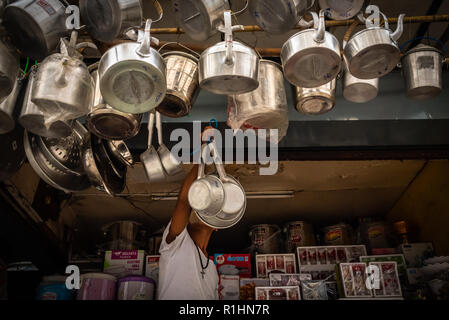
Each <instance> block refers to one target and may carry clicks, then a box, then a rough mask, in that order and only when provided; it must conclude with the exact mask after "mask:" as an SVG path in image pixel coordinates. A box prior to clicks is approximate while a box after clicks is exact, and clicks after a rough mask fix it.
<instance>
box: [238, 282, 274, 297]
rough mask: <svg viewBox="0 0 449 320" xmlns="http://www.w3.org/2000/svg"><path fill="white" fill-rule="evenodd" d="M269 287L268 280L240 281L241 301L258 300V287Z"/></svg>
mask: <svg viewBox="0 0 449 320" xmlns="http://www.w3.org/2000/svg"><path fill="white" fill-rule="evenodd" d="M268 286H270V280H268V279H258V278H246V279H240V300H256V287H268Z"/></svg>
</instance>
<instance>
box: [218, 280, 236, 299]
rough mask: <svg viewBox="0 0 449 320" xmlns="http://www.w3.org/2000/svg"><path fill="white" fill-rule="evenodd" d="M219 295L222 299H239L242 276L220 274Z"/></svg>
mask: <svg viewBox="0 0 449 320" xmlns="http://www.w3.org/2000/svg"><path fill="white" fill-rule="evenodd" d="M218 297H219V298H220V300H239V298H240V277H239V276H227V275H220V282H219V284H218Z"/></svg>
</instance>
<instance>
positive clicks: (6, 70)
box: [0, 41, 19, 102]
mask: <svg viewBox="0 0 449 320" xmlns="http://www.w3.org/2000/svg"><path fill="white" fill-rule="evenodd" d="M18 74H19V58H18V56H17V55H16V54H15V53H14V51H13V49H12V48H9V47H8V46H7V45H5V44H4V43H3V42H2V41H0V102H1V101H3V100H4V99H5V98H6V97H7V96H9V94H10V93H11V91H12V89H13V88H14V84H15V83H16V79H17V76H18Z"/></svg>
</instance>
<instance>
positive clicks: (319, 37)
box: [311, 10, 326, 43]
mask: <svg viewBox="0 0 449 320" xmlns="http://www.w3.org/2000/svg"><path fill="white" fill-rule="evenodd" d="M311 13H312V16H313V21H314V26H313V27H314V28H315V29H316V32H315V34H314V35H313V40H314V41H315V42H318V43H322V42H324V35H325V32H326V22H325V15H324V10H320V15H319V17H317V14H316V13H315V12H311Z"/></svg>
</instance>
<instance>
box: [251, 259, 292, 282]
mask: <svg viewBox="0 0 449 320" xmlns="http://www.w3.org/2000/svg"><path fill="white" fill-rule="evenodd" d="M272 272H273V273H296V261H295V254H294V253H286V254H257V255H256V273H257V278H268V277H269V275H270V273H272Z"/></svg>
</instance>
